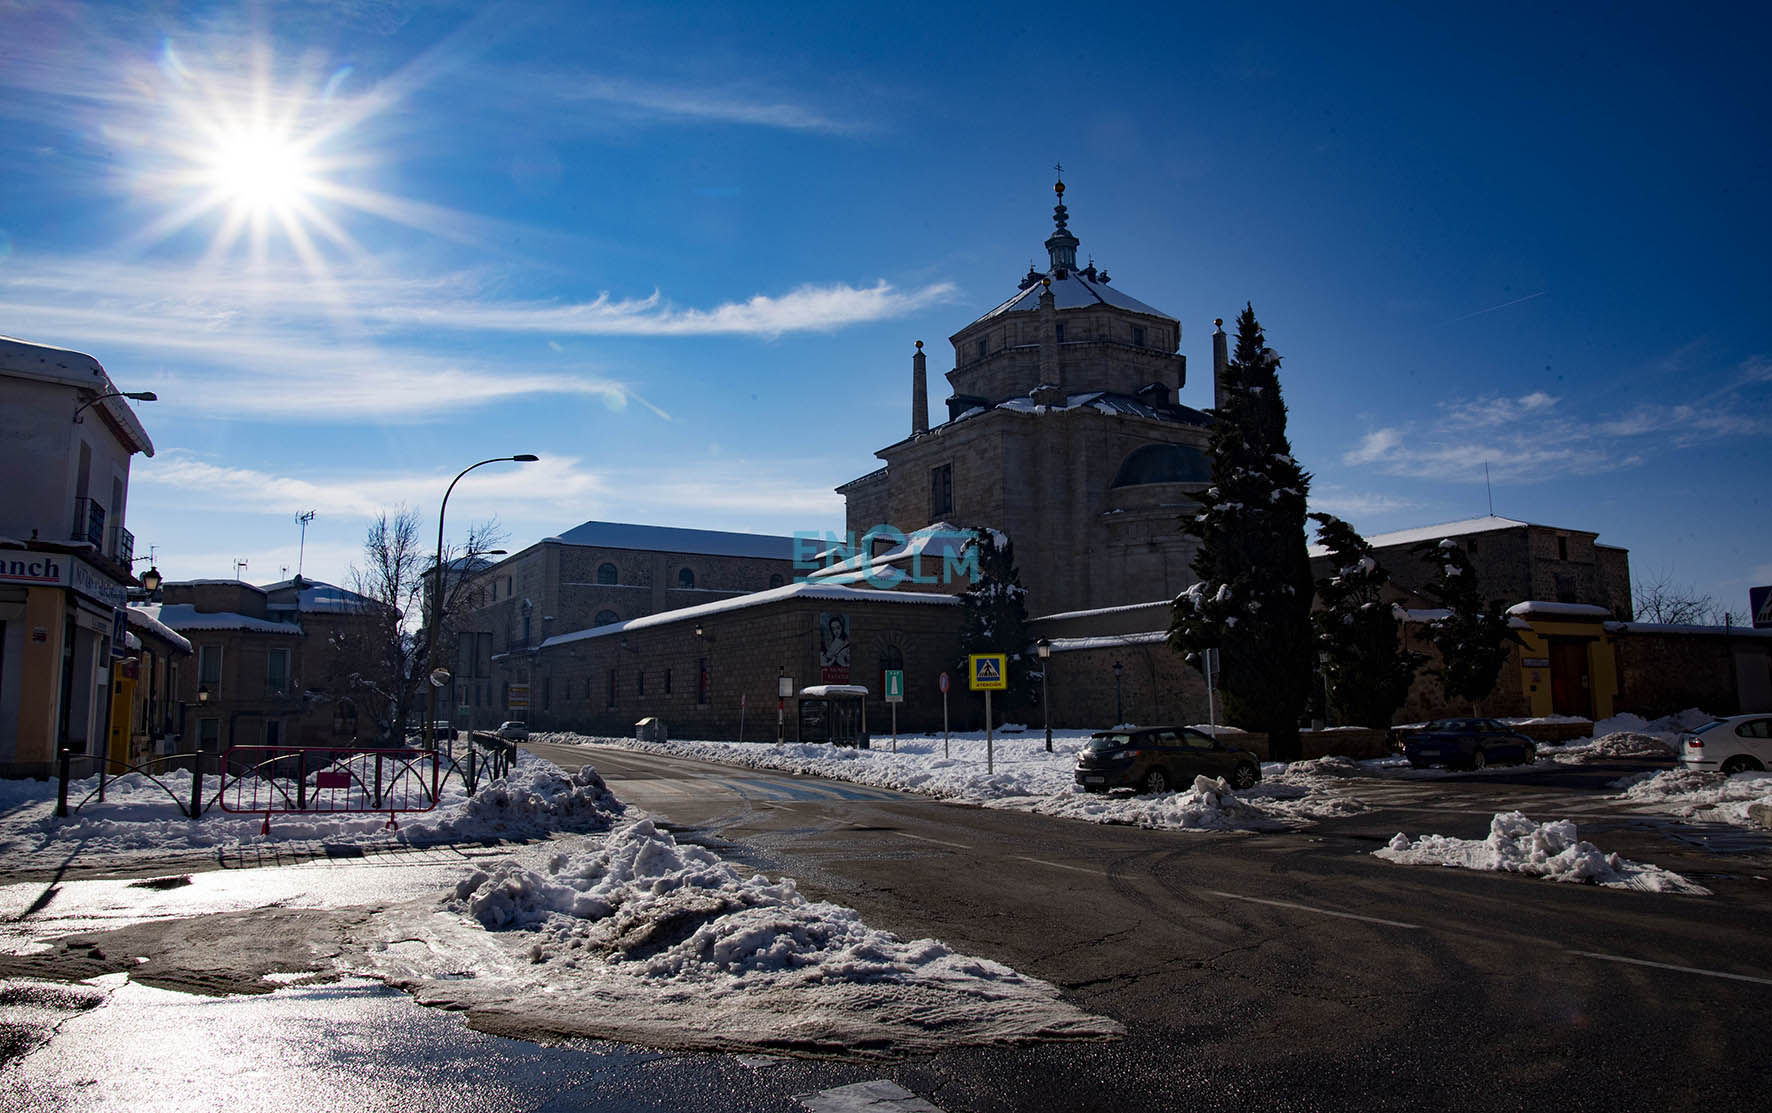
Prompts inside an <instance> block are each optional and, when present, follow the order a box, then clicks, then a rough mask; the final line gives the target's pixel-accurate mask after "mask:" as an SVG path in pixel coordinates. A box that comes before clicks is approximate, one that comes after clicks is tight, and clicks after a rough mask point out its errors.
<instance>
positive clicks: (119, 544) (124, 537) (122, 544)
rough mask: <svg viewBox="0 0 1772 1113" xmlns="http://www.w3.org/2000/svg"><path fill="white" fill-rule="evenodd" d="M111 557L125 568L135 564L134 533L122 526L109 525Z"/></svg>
mask: <svg viewBox="0 0 1772 1113" xmlns="http://www.w3.org/2000/svg"><path fill="white" fill-rule="evenodd" d="M111 557H112V559H114V560H115V561H116V562H117V563H118V564H121V565H122V566H123V567H125V568H130V567H133V566H134V564H135V534H133V533H130V532H129V531H128V530H126V529H124V528H123V527H122V526H112V527H111Z"/></svg>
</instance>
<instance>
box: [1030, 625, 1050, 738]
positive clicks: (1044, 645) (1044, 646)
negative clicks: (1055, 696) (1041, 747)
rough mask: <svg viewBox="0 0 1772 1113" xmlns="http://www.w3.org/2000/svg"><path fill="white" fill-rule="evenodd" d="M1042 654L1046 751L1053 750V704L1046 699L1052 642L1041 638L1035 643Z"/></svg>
mask: <svg viewBox="0 0 1772 1113" xmlns="http://www.w3.org/2000/svg"><path fill="white" fill-rule="evenodd" d="M1034 652H1036V653H1038V654H1039V655H1040V715H1041V717H1042V718H1044V719H1045V721H1046V752H1047V753H1051V752H1052V705H1051V704H1050V703H1048V702H1047V701H1046V663H1047V662H1048V661H1050V660H1051V659H1052V643H1051V642H1050V641H1048V640H1047V639H1045V638H1041V639H1040V640H1039V641H1037V642H1035V643H1034Z"/></svg>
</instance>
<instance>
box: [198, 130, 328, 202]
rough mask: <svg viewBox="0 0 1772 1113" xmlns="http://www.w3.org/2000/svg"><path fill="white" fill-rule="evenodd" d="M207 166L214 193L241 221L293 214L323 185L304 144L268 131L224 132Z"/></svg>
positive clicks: (207, 157) (208, 159) (204, 161)
mask: <svg viewBox="0 0 1772 1113" xmlns="http://www.w3.org/2000/svg"><path fill="white" fill-rule="evenodd" d="M201 165H202V167H203V170H204V172H205V173H206V175H207V177H208V178H209V186H210V188H212V189H213V190H214V191H215V192H216V193H217V194H218V195H219V199H220V200H221V201H222V202H223V203H224V204H227V205H230V206H232V207H233V209H234V211H235V213H236V214H238V215H256V214H259V213H286V212H289V211H290V210H292V209H296V208H299V207H302V206H303V205H305V204H307V203H308V202H309V201H310V200H311V198H312V195H313V193H314V191H315V189H316V188H317V187H318V186H319V185H320V183H319V182H318V181H317V180H316V168H315V166H314V164H313V161H312V160H311V159H309V158H308V156H307V153H306V151H305V150H304V149H303V144H301V143H299V142H297V141H295V140H292V139H291V138H290V137H289V136H287V135H283V134H279V133H278V132H276V131H274V130H272V129H271V128H268V127H248V128H237V129H230V130H229V131H226V132H223V133H222V134H220V135H218V136H217V141H216V144H215V146H214V149H213V150H211V151H209V152H208V153H207V155H206V156H205V157H204V159H203V160H202V164H201Z"/></svg>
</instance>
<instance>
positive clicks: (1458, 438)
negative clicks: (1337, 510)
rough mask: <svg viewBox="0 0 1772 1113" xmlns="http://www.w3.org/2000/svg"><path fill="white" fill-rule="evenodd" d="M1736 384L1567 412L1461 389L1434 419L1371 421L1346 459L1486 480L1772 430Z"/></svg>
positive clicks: (1584, 468)
mask: <svg viewBox="0 0 1772 1113" xmlns="http://www.w3.org/2000/svg"><path fill="white" fill-rule="evenodd" d="M1756 366H1758V364H1757V362H1756V361H1755V360H1750V361H1748V362H1747V363H1746V364H1744V365H1743V367H1744V368H1746V369H1751V368H1753V367H1756ZM1748 373H1749V372H1747V371H1744V372H1743V374H1748ZM1731 394H1732V392H1731V391H1730V390H1727V389H1726V390H1724V391H1720V392H1718V394H1716V395H1713V396H1712V397H1711V399H1710V400H1709V401H1707V402H1706V403H1703V404H1685V403H1679V404H1644V405H1639V406H1636V407H1634V408H1632V409H1629V410H1625V411H1621V412H1614V413H1611V414H1604V413H1601V414H1592V415H1577V414H1568V413H1564V412H1563V411H1561V410H1560V409H1559V408H1558V407H1559V404H1560V399H1557V398H1555V397H1552V396H1551V395H1549V394H1546V393H1544V392H1543V391H1533V392H1532V393H1530V394H1525V395H1521V396H1520V397H1517V398H1506V397H1497V396H1488V397H1483V398H1474V399H1461V400H1457V401H1452V402H1444V403H1441V404H1440V407H1439V412H1438V414H1437V415H1436V416H1434V417H1432V418H1430V419H1425V420H1422V421H1418V422H1409V423H1405V424H1401V425H1387V426H1381V427H1379V428H1377V429H1372V430H1369V431H1367V432H1366V433H1365V434H1363V435H1362V436H1361V437H1360V440H1359V441H1358V443H1356V444H1355V445H1354V446H1353V447H1352V448H1350V449H1348V450H1347V451H1346V452H1344V453H1343V454H1342V457H1341V462H1342V463H1343V464H1346V465H1348V466H1350V467H1373V468H1376V469H1377V470H1379V471H1381V472H1384V473H1386V474H1389V475H1396V476H1407V477H1412V478H1424V479H1434V480H1441V481H1451V482H1467V483H1480V482H1482V481H1483V480H1484V478H1485V474H1487V476H1488V477H1489V478H1490V479H1493V480H1494V481H1495V482H1505V483H1532V482H1539V481H1543V480H1548V479H1556V478H1560V477H1564V476H1572V475H1599V474H1603V473H1605V472H1612V471H1619V470H1622V469H1625V468H1631V467H1635V466H1637V465H1638V464H1641V463H1642V462H1643V460H1644V459H1645V457H1646V456H1647V455H1648V454H1650V453H1653V452H1659V451H1665V450H1668V449H1679V448H1688V447H1691V446H1694V445H1698V444H1703V443H1706V442H1708V441H1711V440H1714V439H1716V438H1719V437H1743V436H1766V435H1769V434H1772V416H1769V415H1767V413H1766V412H1765V410H1764V409H1763V408H1756V407H1743V406H1740V405H1734V404H1731V398H1730V397H1728V396H1729V395H1731Z"/></svg>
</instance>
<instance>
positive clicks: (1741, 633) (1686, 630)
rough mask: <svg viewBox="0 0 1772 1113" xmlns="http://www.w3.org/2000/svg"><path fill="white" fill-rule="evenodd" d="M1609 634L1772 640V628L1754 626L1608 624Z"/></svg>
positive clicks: (1607, 630)
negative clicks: (1688, 635) (1699, 635)
mask: <svg viewBox="0 0 1772 1113" xmlns="http://www.w3.org/2000/svg"><path fill="white" fill-rule="evenodd" d="M1606 632H1607V633H1609V634H1708V635H1710V636H1711V637H1713V638H1714V637H1721V636H1723V635H1728V636H1729V637H1734V638H1739V637H1750V638H1772V628H1768V627H1757V628H1756V627H1753V626H1688V625H1684V624H1681V623H1673V622H1608V623H1606Z"/></svg>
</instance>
